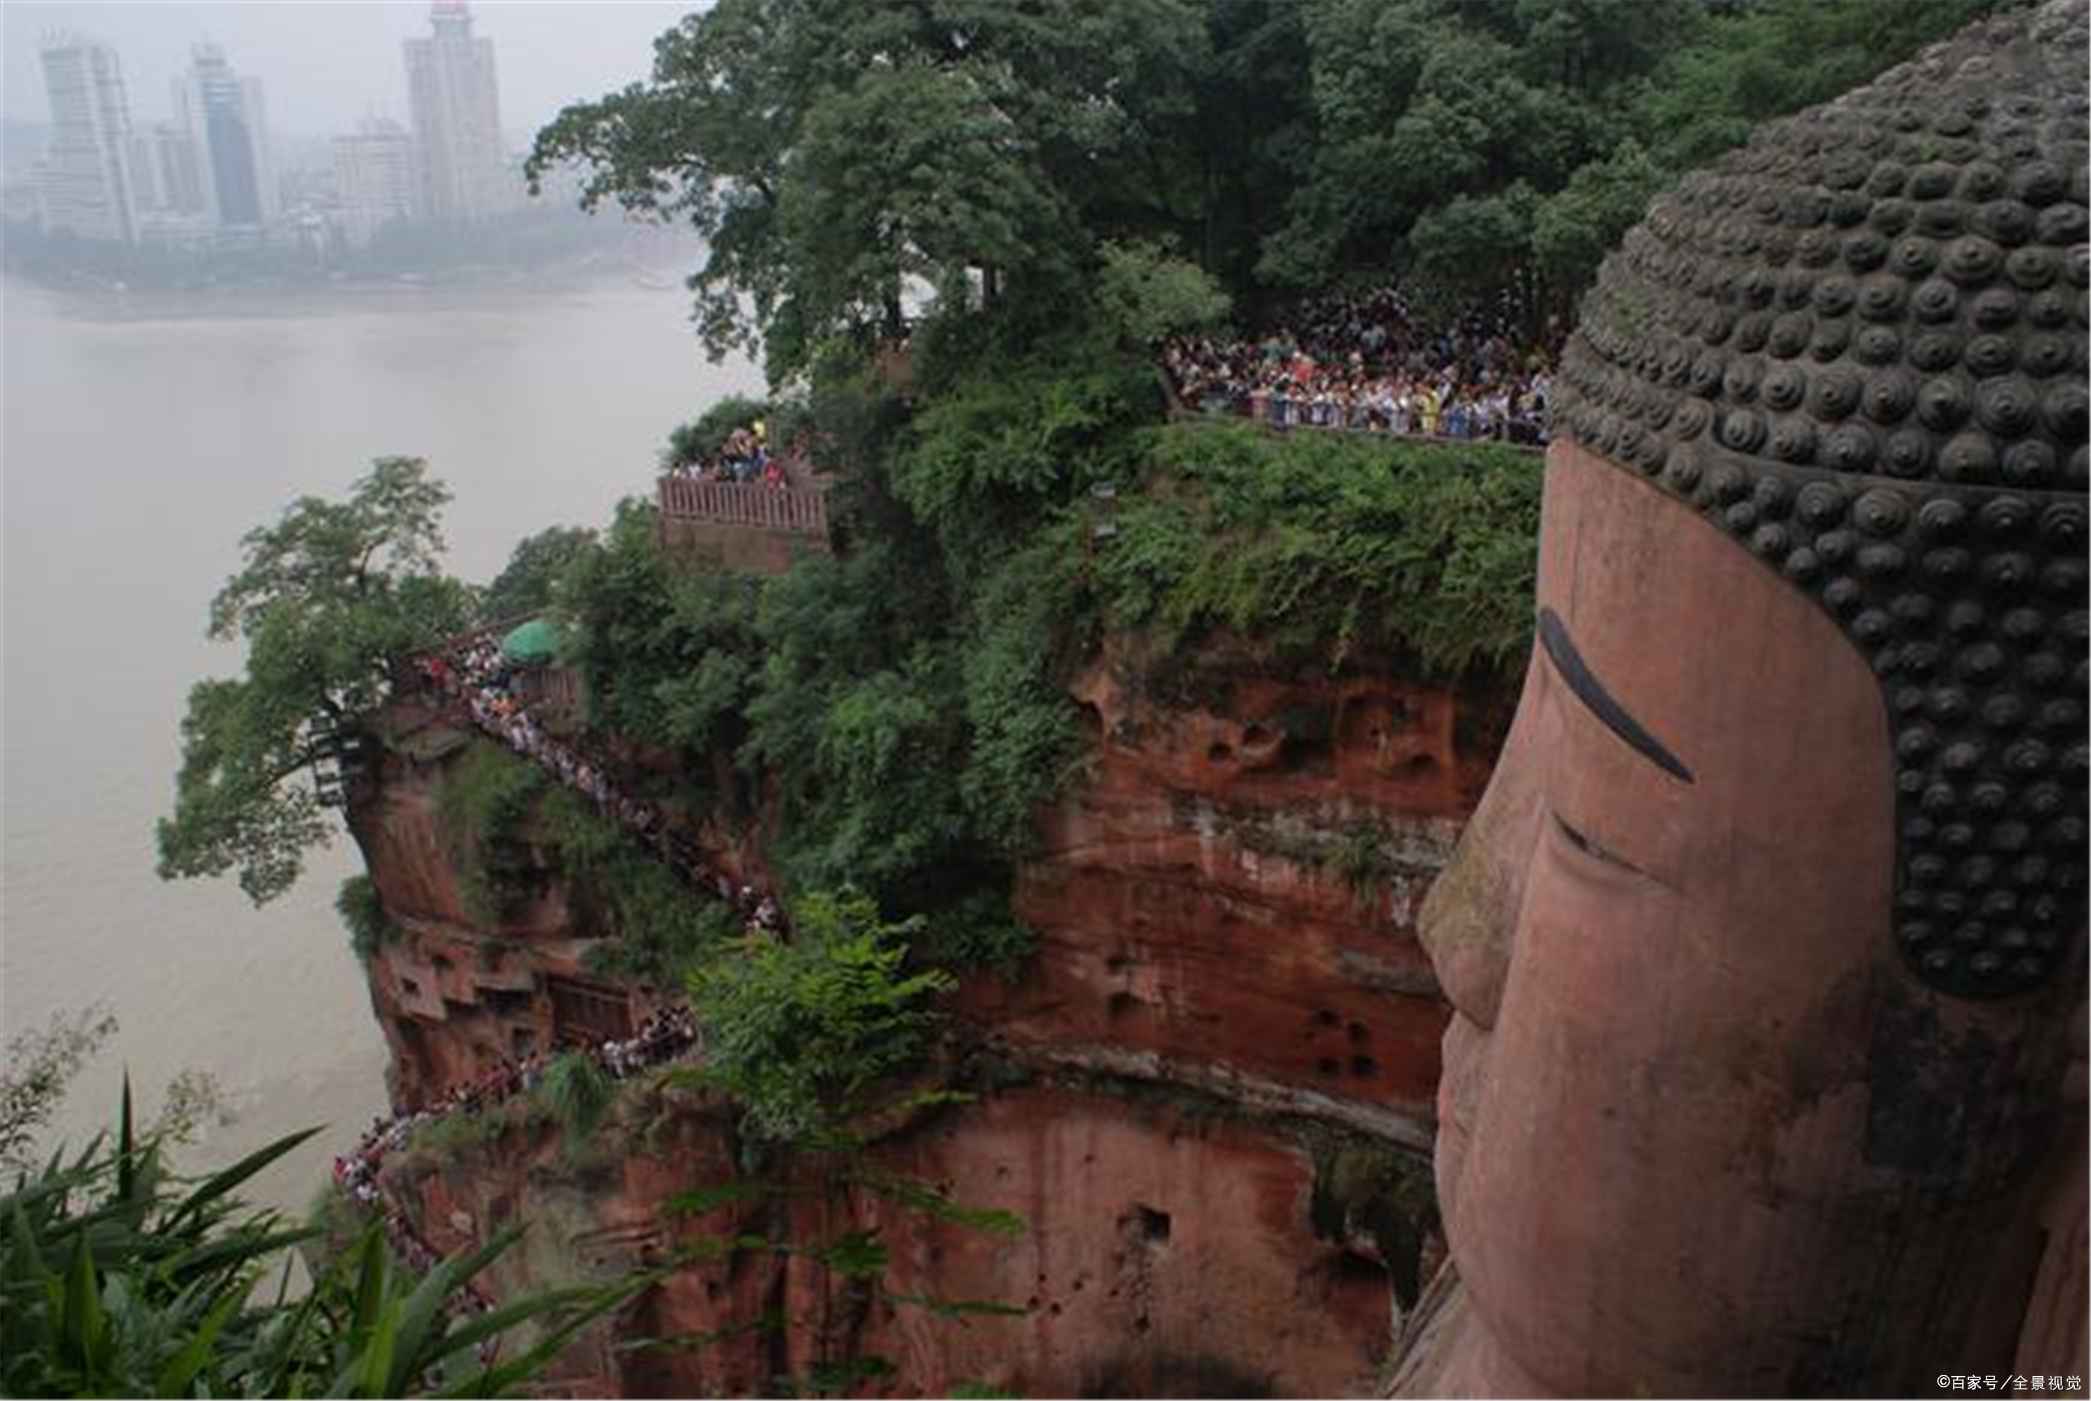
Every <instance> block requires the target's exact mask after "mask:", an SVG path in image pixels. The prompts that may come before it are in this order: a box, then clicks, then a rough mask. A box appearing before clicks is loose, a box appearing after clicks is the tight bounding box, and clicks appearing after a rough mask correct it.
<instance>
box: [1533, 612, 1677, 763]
mask: <svg viewBox="0 0 2091 1401" xmlns="http://www.w3.org/2000/svg"><path fill="white" fill-rule="evenodd" d="M1539 645H1540V646H1542V647H1544V648H1545V649H1546V654H1547V656H1548V657H1549V658H1550V659H1551V660H1552V661H1553V663H1554V670H1555V671H1558V672H1559V673H1561V679H1562V680H1563V681H1566V682H1567V683H1568V689H1569V690H1571V691H1573V692H1575V695H1576V699H1577V700H1579V701H1581V702H1582V703H1583V704H1584V705H1586V706H1588V707H1589V708H1590V713H1591V714H1592V715H1595V716H1596V717H1597V718H1598V719H1599V720H1602V721H1603V722H1604V726H1605V728H1606V729H1608V730H1610V731H1611V732H1612V733H1613V734H1615V735H1617V736H1619V737H1620V738H1621V739H1623V740H1625V741H1626V743H1627V746H1628V747H1629V748H1630V749H1632V750H1633V751H1634V752H1635V753H1636V754H1639V755H1640V756H1641V757H1642V758H1644V759H1647V760H1648V761H1649V762H1650V763H1652V764H1654V765H1655V766H1656V767H1657V768H1659V769H1661V770H1662V771H1663V772H1664V773H1666V774H1669V775H1670V776H1671V777H1672V778H1680V779H1683V780H1684V781H1685V782H1686V783H1690V782H1691V781H1692V771H1691V770H1690V769H1688V768H1686V767H1685V766H1684V765H1683V764H1682V763H1681V762H1679V760H1678V758H1677V756H1676V755H1675V754H1672V753H1671V752H1670V751H1669V750H1668V749H1667V748H1665V747H1664V745H1663V742H1662V741H1661V740H1659V739H1657V738H1656V737H1655V736H1654V735H1652V734H1650V733H1648V730H1647V728H1646V727H1645V726H1644V725H1642V724H1641V722H1640V721H1638V720H1636V719H1634V717H1633V716H1631V715H1629V714H1627V711H1626V707H1625V706H1623V705H1621V704H1620V703H1619V702H1618V701H1617V700H1616V699H1614V698H1613V696H1612V693H1611V692H1610V691H1607V690H1606V689H1605V687H1604V683H1603V682H1602V681H1599V680H1598V679H1597V678H1596V677H1595V676H1593V675H1591V674H1590V667H1589V664H1588V663H1586V662H1585V661H1584V660H1583V654H1582V653H1581V652H1578V651H1577V650H1576V645H1575V643H1573V642H1571V641H1570V640H1569V637H1568V628H1567V627H1566V626H1565V625H1564V624H1563V623H1562V621H1561V619H1560V616H1559V615H1558V614H1556V613H1555V612H1554V610H1553V609H1551V608H1541V609H1540V610H1539Z"/></svg>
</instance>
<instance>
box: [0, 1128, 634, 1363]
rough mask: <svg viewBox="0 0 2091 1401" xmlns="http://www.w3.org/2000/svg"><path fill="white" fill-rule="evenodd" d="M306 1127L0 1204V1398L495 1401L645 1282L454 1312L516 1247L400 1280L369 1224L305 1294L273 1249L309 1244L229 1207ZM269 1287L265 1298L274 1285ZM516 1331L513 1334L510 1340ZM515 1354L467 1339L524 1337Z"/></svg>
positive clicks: (127, 1146) (94, 1150) (265, 1216)
mask: <svg viewBox="0 0 2091 1401" xmlns="http://www.w3.org/2000/svg"><path fill="white" fill-rule="evenodd" d="M312 1132H315V1131H308V1132H306V1133H301V1134H294V1135H292V1136H290V1137H287V1138H284V1139H280V1140H278V1141H277V1142H275V1143H272V1144H270V1145H268V1146H267V1147H265V1148H263V1149H261V1150H259V1151H258V1152H256V1153H253V1154H251V1155H249V1156H248V1157H246V1158H243V1159H242V1160H240V1161H239V1162H237V1163H235V1164H233V1165H232V1166H231V1167H229V1168H226V1169H225V1170H224V1171H222V1172H219V1173H216V1174H214V1175H213V1176H211V1177H208V1178H206V1179H204V1180H203V1181H201V1182H194V1183H191V1182H185V1181H181V1180H178V1179H176V1178H175V1177H173V1176H172V1175H171V1174H170V1173H169V1172H168V1171H167V1169H166V1167H165V1164H164V1163H163V1162H162V1160H161V1151H160V1145H159V1144H158V1143H157V1142H156V1141H153V1140H150V1139H147V1140H143V1141H134V1140H133V1137H132V1132H131V1124H130V1101H129V1092H128V1089H127V1090H126V1092H125V1101H124V1114H123V1119H122V1123H121V1126H120V1128H119V1132H118V1134H117V1137H116V1140H115V1141H114V1142H113V1143H110V1142H109V1141H107V1140H105V1139H97V1140H96V1141H95V1142H94V1143H92V1144H91V1145H89V1146H88V1148H86V1149H85V1150H84V1151H82V1152H80V1153H79V1154H78V1155H77V1156H75V1157H73V1158H72V1159H70V1160H69V1161H68V1160H64V1159H54V1160H53V1161H52V1162H51V1163H50V1164H49V1165H48V1166H47V1167H45V1168H44V1169H43V1170H42V1171H41V1172H38V1173H35V1174H33V1175H25V1176H22V1177H20V1178H18V1179H17V1180H16V1183H15V1185H14V1188H13V1190H11V1191H9V1192H7V1193H6V1194H5V1195H4V1196H0V1218H4V1219H5V1222H6V1234H5V1236H4V1237H0V1338H5V1340H6V1345H5V1346H4V1347H0V1391H4V1393H5V1394H6V1395H9V1396H371V1397H381V1396H418V1395H441V1396H494V1395H500V1394H503V1393H504V1392H509V1391H512V1390H514V1389H516V1388H518V1387H520V1386H522V1385H523V1384H524V1383H525V1382H527V1381H528V1380H529V1379H530V1378H532V1377H534V1376H535V1375H536V1374H537V1373H538V1372H540V1371H541V1370H543V1368H544V1367H545V1366H546V1365H547V1364H548V1363H549V1362H550V1361H551V1360H552V1359H553V1358H555V1357H556V1356H557V1355H558V1354H559V1352H560V1350H561V1349H563V1348H564V1347H565V1346H566V1344H567V1343H568V1342H569V1341H571V1339H572V1338H573V1337H574V1335H575V1334H576V1333H577V1332H578V1331H579V1330H580V1329H582V1328H583V1327H586V1326H587V1325H588V1324H589V1323H591V1322H593V1321H594V1320H596V1319H597V1318H600V1317H601V1316H603V1315H604V1314H605V1313H607V1312H609V1311H610V1310H611V1309H613V1308H615V1307H617V1306H618V1305H619V1304H620V1303H622V1302H623V1301H624V1300H625V1299H627V1298H629V1297H630V1296H631V1294H632V1292H633V1291H634V1290H635V1289H637V1288H638V1287H640V1285H641V1284H642V1283H643V1281H639V1280H634V1281H629V1282H626V1283H622V1284H619V1285H616V1286H613V1287H610V1288H587V1289H582V1288H576V1289H563V1290H557V1291H553V1292H550V1293H545V1294H538V1295H533V1296H531V1297H528V1298H525V1299H521V1300H516V1301H513V1302H510V1303H508V1304H505V1305H501V1306H498V1307H496V1308H494V1309H492V1310H489V1311H487V1312H484V1313H478V1314H471V1315H465V1316H462V1317H453V1316H452V1314H451V1313H450V1312H449V1310H448V1309H447V1308H446V1304H447V1303H448V1301H449V1300H450V1299H451V1298H452V1297H453V1296H454V1295H455V1294H456V1293H457V1292H458V1290H460V1289H461V1288H462V1287H463V1286H464V1284H465V1283H466V1282H467V1281H468V1280H470V1279H471V1278H472V1277H473V1276H474V1275H475V1274H477V1273H478V1272H479V1271H481V1270H482V1269H484V1268H485V1267H486V1266H487V1265H488V1264H490V1263H491V1262H492V1261H493V1260H495V1259H496V1258H497V1257H499V1256H500V1255H501V1254H502V1252H504V1251H505V1250H506V1249H507V1248H508V1247H509V1246H510V1245H511V1244H512V1243H513V1242H514V1240H515V1233H514V1232H509V1233H506V1234H504V1235H501V1236H498V1237H496V1238H495V1239H494V1240H492V1241H491V1242H489V1243H488V1244H487V1245H486V1246H484V1247H483V1248H481V1249H479V1250H476V1251H473V1252H471V1253H469V1254H465V1255H459V1256H456V1257H454V1258H452V1259H450V1260H446V1261H444V1262H443V1263H441V1264H440V1265H438V1266H437V1267H436V1268H435V1269H433V1270H431V1271H430V1272H429V1273H428V1275H427V1276H426V1277H425V1278H423V1279H421V1280H418V1281H416V1280H413V1279H411V1278H409V1277H406V1276H404V1275H402V1273H401V1272H400V1271H399V1269H398V1267H397V1266H395V1265H394V1264H393V1263H392V1262H391V1260H390V1259H389V1258H388V1255H387V1252H386V1250H385V1246H384V1242H383V1240H382V1238H381V1236H380V1235H379V1233H378V1228H377V1224H376V1222H375V1221H373V1222H371V1223H370V1224H369V1225H368V1226H367V1227H366V1228H365V1229H364V1230H363V1231H362V1233H361V1235H360V1236H359V1237H358V1238H357V1240H356V1243H355V1245H354V1246H353V1248H352V1249H351V1250H349V1251H348V1252H347V1253H346V1254H345V1255H344V1256H343V1257H341V1258H340V1259H338V1260H336V1261H334V1262H332V1263H331V1264H330V1265H329V1266H327V1267H325V1268H322V1269H321V1271H320V1274H319V1277H318V1278H317V1279H316V1280H314V1282H313V1283H312V1286H311V1288H310V1289H309V1290H307V1291H306V1292H305V1293H304V1294H303V1296H302V1297H297V1298H293V1297H291V1296H290V1294H289V1292H288V1287H287V1286H288V1281H289V1274H288V1266H287V1264H283V1263H280V1262H281V1261H282V1257H283V1255H284V1252H286V1251H288V1250H290V1249H293V1248H295V1247H297V1246H299V1245H300V1244H302V1243H304V1242H307V1241H309V1240H312V1239H314V1238H315V1237H316V1236H317V1235H318V1234H319V1232H318V1228H314V1227H299V1226H294V1225H291V1224H289V1223H288V1222H286V1221H285V1220H284V1219H283V1218H282V1217H281V1216H280V1215H278V1214H277V1213H275V1212H271V1211H250V1210H249V1209H247V1208H245V1207H244V1206H242V1205H241V1203H240V1202H239V1200H238V1199H237V1198H236V1197H235V1196H234V1195H233V1193H234V1191H235V1190H236V1189H238V1188H239V1187H240V1186H241V1185H242V1184H243V1183H246V1182H247V1181H249V1180H250V1179H252V1178H253V1177H254V1175H255V1174H256V1173H258V1172H260V1171H261V1170H262V1169H264V1168H266V1167H268V1166H269V1165H270V1164H271V1163H274V1162H275V1161H277V1160H278V1159H280V1158H282V1157H283V1156H284V1155H285V1154H286V1153H288V1152H290V1151H291V1150H292V1149H294V1148H296V1147H297V1146H298V1145H299V1144H300V1143H302V1142H304V1141H305V1140H306V1139H307V1138H309V1137H311V1134H312ZM272 1274H275V1275H279V1276H280V1280H279V1282H278V1283H277V1284H276V1285H275V1286H274V1287H273V1288H271V1287H269V1285H268V1283H267V1279H268V1277H269V1276H270V1275H272ZM516 1330H523V1332H517V1331H516ZM525 1333H527V1334H528V1335H530V1336H529V1340H528V1341H527V1342H526V1343H524V1344H521V1345H518V1347H517V1348H516V1350H515V1352H514V1355H512V1356H510V1357H508V1358H507V1359H505V1360H503V1359H501V1358H500V1357H499V1356H498V1354H497V1353H493V1352H490V1353H489V1354H488V1358H487V1360H482V1358H481V1356H480V1347H481V1344H493V1343H497V1342H500V1341H502V1340H504V1339H513V1338H516V1337H522V1336H524V1335H525Z"/></svg>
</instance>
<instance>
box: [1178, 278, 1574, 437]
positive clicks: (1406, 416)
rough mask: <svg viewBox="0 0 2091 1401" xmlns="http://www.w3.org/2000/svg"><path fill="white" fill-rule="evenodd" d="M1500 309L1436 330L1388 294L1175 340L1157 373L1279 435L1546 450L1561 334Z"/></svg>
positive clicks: (1326, 300) (1198, 402) (1197, 404)
mask: <svg viewBox="0 0 2091 1401" xmlns="http://www.w3.org/2000/svg"><path fill="white" fill-rule="evenodd" d="M1521 319H1522V318H1521V317H1520V316H1518V315H1517V314H1516V312H1515V309H1514V308H1512V307H1511V306H1509V305H1507V304H1505V305H1502V306H1499V307H1497V308H1495V309H1494V310H1492V311H1489V312H1482V313H1474V314H1470V315H1468V316H1465V317H1462V318H1460V319H1459V320H1457V321H1455V322H1453V323H1451V324H1450V325H1444V326H1438V325H1432V324H1431V323H1430V322H1428V321H1427V320H1426V319H1425V318H1423V317H1422V316H1420V315H1418V314H1417V313H1416V312H1415V310H1414V309H1413V308H1412V307H1411V306H1410V304H1409V303H1408V301H1407V300H1406V299H1405V298H1404V297H1403V296H1402V295H1401V293H1400V292H1398V291H1396V290H1394V289H1392V288H1381V289H1379V290H1376V291H1372V292H1367V293H1362V294H1357V295H1349V296H1344V295H1327V296H1322V297H1318V298H1315V299H1313V300H1311V301H1308V302H1306V303H1303V304H1302V305H1301V306H1300V308H1299V309H1298V311H1297V312H1296V313H1295V314H1294V315H1292V316H1290V317H1288V318H1285V319H1283V320H1280V321H1279V322H1277V323H1275V324H1273V325H1272V326H1271V328H1270V329H1269V330H1268V332H1266V333H1265V334H1264V335H1262V336H1260V337H1254V338H1239V339H1229V338H1226V337H1217V338H1216V337H1211V336H1176V337H1172V338H1171V339H1170V340H1168V341H1167V342H1165V343H1164V345H1163V347H1162V363H1163V367H1164V368H1165V369H1166V371H1167V372H1168V374H1169V377H1170V380H1171V382H1172V383H1173V384H1174V386H1175V388H1176V393H1177V396H1178V398H1179V399H1181V400H1182V402H1183V403H1185V404H1186V405H1188V406H1190V407H1192V408H1195V409H1199V410H1201V411H1203V412H1206V413H1216V414H1235V415H1240V416H1243V417H1247V418H1251V419H1254V420H1256V421H1258V422H1262V423H1268V424H1271V425H1272V426H1274V427H1278V428H1347V429H1354V430H1359V431H1364V432H1381V433H1406V434H1414V435H1419V436H1423V437H1434V438H1496V439H1500V440H1503V441H1505V442H1512V443H1522V444H1529V445H1538V444H1541V443H1544V442H1545V441H1546V427H1545V425H1546V410H1547V400H1548V395H1549V392H1550V390H1551V387H1552V384H1551V377H1550V376H1551V367H1552V365H1553V363H1554V357H1555V354H1556V352H1557V351H1558V349H1559V341H1560V337H1559V336H1558V334H1556V333H1554V332H1552V331H1549V332H1548V333H1546V334H1544V335H1542V336H1540V337H1539V338H1538V339H1537V340H1533V339H1530V338H1527V337H1524V336H1521V335H1520V334H1519V333H1518V332H1517V331H1516V330H1515V329H1514V328H1515V327H1516V325H1517V324H1518V322H1519V321H1520V320H1521Z"/></svg>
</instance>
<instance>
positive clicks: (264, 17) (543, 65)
mask: <svg viewBox="0 0 2091 1401" xmlns="http://www.w3.org/2000/svg"><path fill="white" fill-rule="evenodd" d="M702 8H705V6H704V5H702V4H696V5H691V4H679V3H658V4H657V3H650V0H604V2H603V3H589V4H576V3H515V2H514V0H478V3H475V4H473V6H472V13H473V16H474V19H475V21H476V25H475V27H476V29H477V32H478V33H480V34H482V35H484V36H486V37H488V38H491V39H493V40H495V41H496V42H497V43H498V44H499V46H500V54H501V59H500V62H501V108H502V116H503V119H504V125H505V126H506V127H507V129H508V131H509V132H510V133H511V134H516V135H522V134H527V133H528V132H530V131H534V130H535V129H536V128H538V127H539V126H542V125H543V124H544V123H545V122H547V121H549V120H550V119H551V118H552V117H553V116H554V115H555V114H556V113H557V112H558V110H559V109H560V108H561V107H562V106H564V105H565V104H567V103H569V102H574V101H579V100H583V99H588V98H593V97H598V96H600V95H601V94H603V93H605V92H608V91H610V90H612V89H614V88H618V87H622V86H623V85H624V84H626V83H628V82H633V81H636V80H638V79H640V78H643V77H644V76H645V75H646V74H647V72H648V71H649V70H650V69H651V67H652V62H653V48H652V45H653V40H654V38H655V37H656V36H657V35H659V34H660V33H662V32H663V31H665V30H667V29H669V28H671V27H673V26H674V24H675V23H676V21H677V20H678V19H679V18H680V17H681V16H682V15H683V14H685V13H687V12H689V11H691V10H693V9H702ZM428 13H429V7H428V3H427V0H398V2H397V3H394V0H380V2H379V3H359V4H342V3H323V4H288V3H286V4H273V3H272V4H226V3H211V4H181V3H165V4H139V3H111V4H92V3H49V2H48V0H23V3H14V2H13V0H10V3H8V4H7V5H5V6H4V7H0V39H4V45H0V49H4V64H5V67H4V78H5V81H4V85H0V86H4V95H5V101H4V106H0V110H4V114H5V115H6V116H7V117H9V118H13V119H17V120H21V121H29V122H37V123H48V122H49V121H50V109H49V107H48V105H47V103H46V101H45V89H44V81H43V75H42V70H41V65H40V61H39V50H40V48H41V45H42V43H43V40H44V38H45V36H46V35H47V34H48V33H50V32H54V31H70V32H73V33H76V34H79V35H81V36H84V37H87V38H90V39H95V40H100V41H102V42H104V43H107V44H109V45H111V46H112V47H114V48H115V49H116V50H117V51H118V53H119V54H120V55H121V57H122V61H123V68H124V78H125V84H126V86H127V87H128V88H129V90H130V102H131V121H132V124H133V126H134V127H135V128H137V129H140V130H143V129H146V128H148V127H150V126H151V124H152V123H153V122H155V121H161V120H166V119H169V118H171V117H173V116H174V115H175V114H174V113H172V112H171V111H169V110H167V101H166V99H165V98H164V97H161V96H158V95H159V94H165V93H167V92H168V91H169V90H170V88H171V85H172V83H173V82H174V80H175V79H176V78H178V77H179V76H180V75H181V74H183V73H184V72H185V71H186V70H187V68H188V67H189V64H190V61H191V50H192V48H193V47H194V46H195V45H196V44H197V43H199V42H211V43H216V44H219V45H222V46H223V47H224V48H225V50H226V51H227V52H228V53H230V54H232V55H234V56H235V59H236V62H237V63H238V66H239V69H240V71H241V73H242V74H246V75H252V76H253V77H256V78H259V79H261V80H262V81H264V82H265V83H266V84H267V85H268V93H269V126H270V132H271V135H272V136H273V137H274V138H275V139H277V140H279V141H282V140H286V139H288V140H300V139H307V140H310V139H325V138H329V137H332V136H336V135H341V134H345V133H350V132H354V131H355V130H356V129H357V126H358V123H359V122H361V121H362V120H363V119H364V118H366V117H370V116H380V117H387V118H390V119H392V120H394V121H398V122H401V123H405V122H406V121H407V120H408V117H409V110H408V100H407V84H406V75H405V73H404V71H403V69H402V66H401V63H400V45H401V43H402V42H403V41H404V40H406V39H409V38H413V37H417V36H422V35H426V34H427V33H428Z"/></svg>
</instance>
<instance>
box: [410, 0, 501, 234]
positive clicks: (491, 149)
mask: <svg viewBox="0 0 2091 1401" xmlns="http://www.w3.org/2000/svg"><path fill="white" fill-rule="evenodd" d="M428 19H429V27H430V29H431V30H432V31H433V32H432V33H431V35H430V37H428V38H426V39H409V40H407V41H406V62H407V101H408V105H409V107H410V109H411V115H412V119H413V126H414V148H415V152H416V155H417V157H418V160H419V166H418V168H419V172H420V192H421V198H420V200H419V203H418V209H419V212H420V214H421V216H422V217H423V218H425V219H430V220H433V221H436V222H438V223H472V222H474V221H477V220H481V219H485V218H488V217H489V216H491V215H494V214H499V213H501V212H502V211H504V210H506V209H508V208H510V207H511V206H512V205H513V204H514V203H515V182H514V179H513V177H512V176H511V175H510V174H509V171H508V162H507V160H506V158H505V156H504V154H503V150H502V142H501V97H500V88H499V85H498V84H497V82H496V80H495V77H494V41H493V40H491V39H475V38H473V37H472V14H471V11H470V10H469V9H467V8H466V5H465V0H435V3H434V4H432V5H431V6H430V7H429V12H428Z"/></svg>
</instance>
